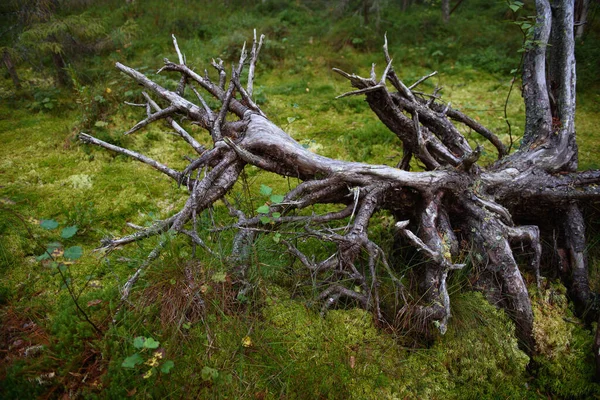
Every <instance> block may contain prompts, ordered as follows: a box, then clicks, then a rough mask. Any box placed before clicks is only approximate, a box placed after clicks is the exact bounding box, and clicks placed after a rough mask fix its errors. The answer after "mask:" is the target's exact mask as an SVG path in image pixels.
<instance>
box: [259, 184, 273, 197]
mask: <svg viewBox="0 0 600 400" xmlns="http://www.w3.org/2000/svg"><path fill="white" fill-rule="evenodd" d="M271 193H273V189H272V188H270V187H269V186H267V185H260V194H262V195H263V196H269V195H271Z"/></svg>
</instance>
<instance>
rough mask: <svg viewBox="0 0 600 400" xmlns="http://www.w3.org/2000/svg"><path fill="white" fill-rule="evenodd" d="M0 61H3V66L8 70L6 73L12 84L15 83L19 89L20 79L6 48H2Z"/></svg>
mask: <svg viewBox="0 0 600 400" xmlns="http://www.w3.org/2000/svg"><path fill="white" fill-rule="evenodd" d="M2 61H4V66H5V67H6V69H7V70H8V73H9V75H10V78H11V79H12V81H13V84H14V85H15V88H16V89H17V90H19V89H21V81H20V80H19V75H18V74H17V70H16V69H15V66H14V64H13V62H12V59H11V57H10V54H9V53H8V51H7V50H4V51H3V53H2Z"/></svg>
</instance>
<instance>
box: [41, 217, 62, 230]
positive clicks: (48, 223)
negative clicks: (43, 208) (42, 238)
mask: <svg viewBox="0 0 600 400" xmlns="http://www.w3.org/2000/svg"><path fill="white" fill-rule="evenodd" d="M40 226H41V227H42V228H44V229H56V228H58V222H56V221H55V220H53V219H43V220H41V221H40Z"/></svg>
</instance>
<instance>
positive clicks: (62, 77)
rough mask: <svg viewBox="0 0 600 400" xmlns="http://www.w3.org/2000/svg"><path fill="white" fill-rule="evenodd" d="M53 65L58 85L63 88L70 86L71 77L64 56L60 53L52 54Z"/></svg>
mask: <svg viewBox="0 0 600 400" xmlns="http://www.w3.org/2000/svg"><path fill="white" fill-rule="evenodd" d="M52 63H53V64H54V68H55V69H56V81H57V83H58V85H59V86H61V87H66V86H69V75H68V74H67V71H66V70H65V67H66V65H65V61H64V60H63V58H62V55H60V54H59V53H52Z"/></svg>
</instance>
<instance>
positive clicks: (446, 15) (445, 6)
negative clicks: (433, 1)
mask: <svg viewBox="0 0 600 400" xmlns="http://www.w3.org/2000/svg"><path fill="white" fill-rule="evenodd" d="M442 19H443V20H444V23H445V24H447V23H448V22H450V0H442Z"/></svg>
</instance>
